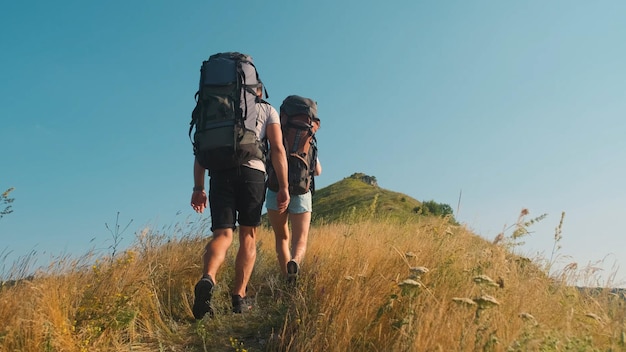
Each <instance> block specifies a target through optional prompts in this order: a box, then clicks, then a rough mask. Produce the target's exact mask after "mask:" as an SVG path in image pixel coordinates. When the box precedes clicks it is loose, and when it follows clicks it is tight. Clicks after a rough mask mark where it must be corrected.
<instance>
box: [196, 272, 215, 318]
mask: <svg viewBox="0 0 626 352" xmlns="http://www.w3.org/2000/svg"><path fill="white" fill-rule="evenodd" d="M213 286H215V284H214V283H213V280H211V278H210V277H203V278H202V279H201V280H200V281H198V283H197V284H196V287H195V288H194V294H195V297H194V301H193V308H192V309H191V310H192V312H193V317H194V318H196V319H202V318H204V316H205V315H206V314H207V313H209V315H210V316H213V309H212V308H211V296H212V294H213Z"/></svg>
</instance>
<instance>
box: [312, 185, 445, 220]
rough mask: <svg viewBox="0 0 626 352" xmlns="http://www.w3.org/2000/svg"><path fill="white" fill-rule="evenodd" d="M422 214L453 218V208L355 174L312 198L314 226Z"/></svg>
mask: <svg viewBox="0 0 626 352" xmlns="http://www.w3.org/2000/svg"><path fill="white" fill-rule="evenodd" d="M423 215H438V216H445V215H452V209H451V208H450V206H449V205H447V204H439V203H436V202H434V201H426V202H421V201H419V200H417V199H415V198H412V197H409V196H408V195H406V194H403V193H399V192H394V191H390V190H387V189H384V188H381V187H379V186H378V183H377V181H376V177H374V176H368V175H365V174H363V173H354V174H352V175H351V176H349V177H346V178H344V179H343V180H340V181H338V182H335V183H333V184H331V185H329V186H327V187H324V188H321V189H319V190H317V191H316V192H315V195H314V196H313V221H314V222H315V223H332V222H336V221H343V220H354V219H361V218H364V217H366V218H384V219H395V220H400V221H411V220H417V219H418V218H419V217H420V216H423ZM452 221H454V219H452Z"/></svg>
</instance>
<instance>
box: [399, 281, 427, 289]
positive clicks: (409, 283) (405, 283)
mask: <svg viewBox="0 0 626 352" xmlns="http://www.w3.org/2000/svg"><path fill="white" fill-rule="evenodd" d="M398 286H400V287H402V288H405V287H407V288H411V287H415V288H417V287H422V286H424V285H422V284H421V283H419V282H417V281H415V280H413V279H406V280H404V281H402V282H401V283H399V284H398Z"/></svg>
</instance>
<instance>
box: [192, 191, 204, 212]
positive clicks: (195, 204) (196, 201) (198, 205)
mask: <svg viewBox="0 0 626 352" xmlns="http://www.w3.org/2000/svg"><path fill="white" fill-rule="evenodd" d="M206 204H207V198H206V193H205V192H204V191H194V192H193V193H192V194H191V207H192V208H193V210H195V211H196V213H202V212H204V209H206Z"/></svg>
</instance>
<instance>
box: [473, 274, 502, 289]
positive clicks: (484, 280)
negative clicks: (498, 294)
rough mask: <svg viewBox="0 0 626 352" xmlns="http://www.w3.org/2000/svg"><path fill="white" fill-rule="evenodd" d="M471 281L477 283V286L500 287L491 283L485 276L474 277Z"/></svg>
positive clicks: (493, 282)
mask: <svg viewBox="0 0 626 352" xmlns="http://www.w3.org/2000/svg"><path fill="white" fill-rule="evenodd" d="M473 280H474V282H475V283H477V284H479V285H485V286H494V287H499V286H500V285H498V283H496V282H495V281H493V279H491V278H490V277H489V276H487V275H478V276H474V279H473Z"/></svg>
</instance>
